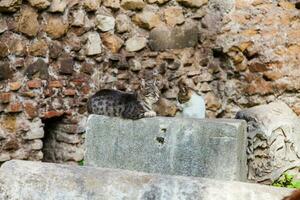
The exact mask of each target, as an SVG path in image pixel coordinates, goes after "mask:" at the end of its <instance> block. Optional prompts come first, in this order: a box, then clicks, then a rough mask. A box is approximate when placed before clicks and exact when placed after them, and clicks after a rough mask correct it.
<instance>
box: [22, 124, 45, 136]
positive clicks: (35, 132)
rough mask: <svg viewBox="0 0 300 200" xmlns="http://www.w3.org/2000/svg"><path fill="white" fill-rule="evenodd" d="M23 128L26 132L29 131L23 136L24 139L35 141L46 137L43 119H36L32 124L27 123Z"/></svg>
mask: <svg viewBox="0 0 300 200" xmlns="http://www.w3.org/2000/svg"><path fill="white" fill-rule="evenodd" d="M23 126H24V127H23V128H24V130H26V129H27V132H26V134H24V135H23V136H22V138H23V139H25V140H34V139H41V138H43V137H44V129H43V123H42V121H41V119H34V120H33V121H32V122H31V123H30V122H28V121H26V124H25V125H23Z"/></svg>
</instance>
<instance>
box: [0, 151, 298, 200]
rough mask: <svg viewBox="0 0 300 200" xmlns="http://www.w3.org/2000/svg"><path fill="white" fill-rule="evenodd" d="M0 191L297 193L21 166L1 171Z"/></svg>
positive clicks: (184, 195)
mask: <svg viewBox="0 0 300 200" xmlns="http://www.w3.org/2000/svg"><path fill="white" fill-rule="evenodd" d="M3 157H4V156H3ZM5 159H6V158H5V157H4V158H3V159H2V160H5ZM0 188H1V193H0V199H12V200H13V199H24V197H26V199H30V200H40V199H43V200H53V199H64V200H74V199H82V200H89V199H91V200H92V199H94V200H104V199H119V198H120V197H122V198H124V199H137V200H146V199H193V200H204V199H205V200H217V199H222V200H234V199H238V200H262V199H263V200H281V199H282V198H283V197H284V196H287V195H289V194H290V193H291V192H292V190H291V189H286V188H275V187H270V186H264V185H258V184H250V183H242V182H223V181H216V180H211V179H203V178H196V177H182V176H165V175H159V174H147V173H141V172H134V171H126V170H119V169H103V168H95V167H82V166H71V165H61V164H53V163H43V162H32V161H20V160H13V161H8V162H5V163H4V164H3V165H2V166H1V168H0Z"/></svg>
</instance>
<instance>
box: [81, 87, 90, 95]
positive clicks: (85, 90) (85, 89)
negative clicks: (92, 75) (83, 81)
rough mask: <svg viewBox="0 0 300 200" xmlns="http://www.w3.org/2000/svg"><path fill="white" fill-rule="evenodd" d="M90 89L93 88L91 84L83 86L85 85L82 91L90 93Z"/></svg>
mask: <svg viewBox="0 0 300 200" xmlns="http://www.w3.org/2000/svg"><path fill="white" fill-rule="evenodd" d="M90 90H91V88H90V87H89V86H87V85H85V86H83V87H82V88H81V92H82V93H83V94H89V93H90Z"/></svg>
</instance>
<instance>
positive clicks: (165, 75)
mask: <svg viewBox="0 0 300 200" xmlns="http://www.w3.org/2000/svg"><path fill="white" fill-rule="evenodd" d="M296 7H298V6H296ZM296 7H295V5H294V4H293V3H290V2H287V1H275V0H273V1H271V0H250V1H249V0H244V1H243V0H229V1H222V0H102V2H101V1H100V0H85V1H79V0H62V1H61V0H52V1H48V0H28V1H22V0H0V68H1V70H0V81H1V82H0V123H1V124H2V126H1V127H2V128H1V131H0V133H1V134H0V147H1V151H0V152H1V154H0V162H1V161H5V160H9V159H12V158H19V159H31V160H40V159H42V158H43V153H42V152H43V151H42V150H41V149H42V148H43V143H44V146H45V149H49V147H51V146H56V147H57V148H58V145H59V146H60V147H59V148H61V149H64V150H63V151H67V152H69V154H68V156H66V154H64V153H53V154H51V155H47V156H45V157H46V158H52V160H55V161H56V162H74V161H75V162H77V161H79V160H81V159H82V158H83V157H82V154H81V153H80V152H81V150H80V151H79V152H77V153H75V154H76V155H73V156H72V153H74V151H75V150H74V149H77V147H79V148H82V144H83V140H84V135H83V133H82V132H81V131H70V130H66V129H68V128H70V127H72V128H70V129H71V130H81V126H82V125H80V124H83V122H84V116H86V107H85V103H86V100H87V97H88V96H89V95H90V94H92V93H93V92H94V91H96V90H97V89H99V88H117V89H120V90H127V91H130V90H131V91H132V90H136V89H137V87H138V84H139V81H140V78H142V77H143V76H145V74H147V73H145V71H153V70H155V71H157V72H159V74H160V77H159V78H160V79H161V81H160V82H161V83H162V84H161V92H162V97H163V99H162V100H161V101H160V105H158V106H157V107H158V110H159V111H160V114H161V115H171V116H172V115H174V106H175V104H174V101H175V98H176V95H177V92H178V88H177V81H178V79H179V78H180V77H186V78H188V80H189V84H190V85H191V87H193V88H194V89H196V90H197V91H198V92H199V93H201V94H203V96H204V97H205V100H206V105H207V116H208V117H209V118H214V117H232V116H234V115H235V113H236V112H237V111H238V110H239V109H240V108H244V107H250V106H253V105H257V104H260V103H265V102H270V101H273V100H274V99H277V98H278V99H282V100H283V101H285V102H286V103H288V104H289V105H290V106H291V107H293V108H294V110H295V111H296V112H297V113H299V112H300V109H299V105H300V102H299V100H298V98H297V94H296V93H297V91H298V89H299V87H300V82H299V81H298V80H297V77H298V76H299V70H298V71H297V63H298V59H299V58H298V57H299V56H298V50H299V48H300V47H299V45H297V43H298V40H299V37H298V35H299V30H298V27H299V16H298V13H299V11H298V10H297V9H296ZM53 121H54V123H55V124H56V125H57V126H58V127H59V128H58V127H56V126H55V127H54V128H53V129H47V128H46V129H47V131H46V132H45V131H44V126H45V127H51V126H52V125H51V123H53ZM81 122H82V123H81ZM49 123H50V125H49ZM61 127H67V128H61ZM49 130H50V131H49ZM52 130H53V131H52ZM57 130H59V131H57ZM62 135H63V138H64V139H62ZM42 138H46V139H44V140H43V141H42V140H41V139H42ZM51 138H53V139H52V140H51ZM59 138H60V139H59ZM47 141H49V142H47ZM46 152H49V151H47V150H46V151H44V153H46ZM46 154H47V153H46ZM70 155H71V156H70ZM80 155H81V156H80ZM53 156H54V157H53Z"/></svg>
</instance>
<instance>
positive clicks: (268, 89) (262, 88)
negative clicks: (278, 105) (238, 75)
mask: <svg viewBox="0 0 300 200" xmlns="http://www.w3.org/2000/svg"><path fill="white" fill-rule="evenodd" d="M244 92H246V93H247V94H249V95H254V94H260V95H266V94H272V93H273V92H274V90H273V86H272V84H271V82H268V81H265V80H263V79H261V78H257V79H256V80H255V81H253V82H251V83H250V84H248V86H247V87H246V88H245V89H244Z"/></svg>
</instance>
